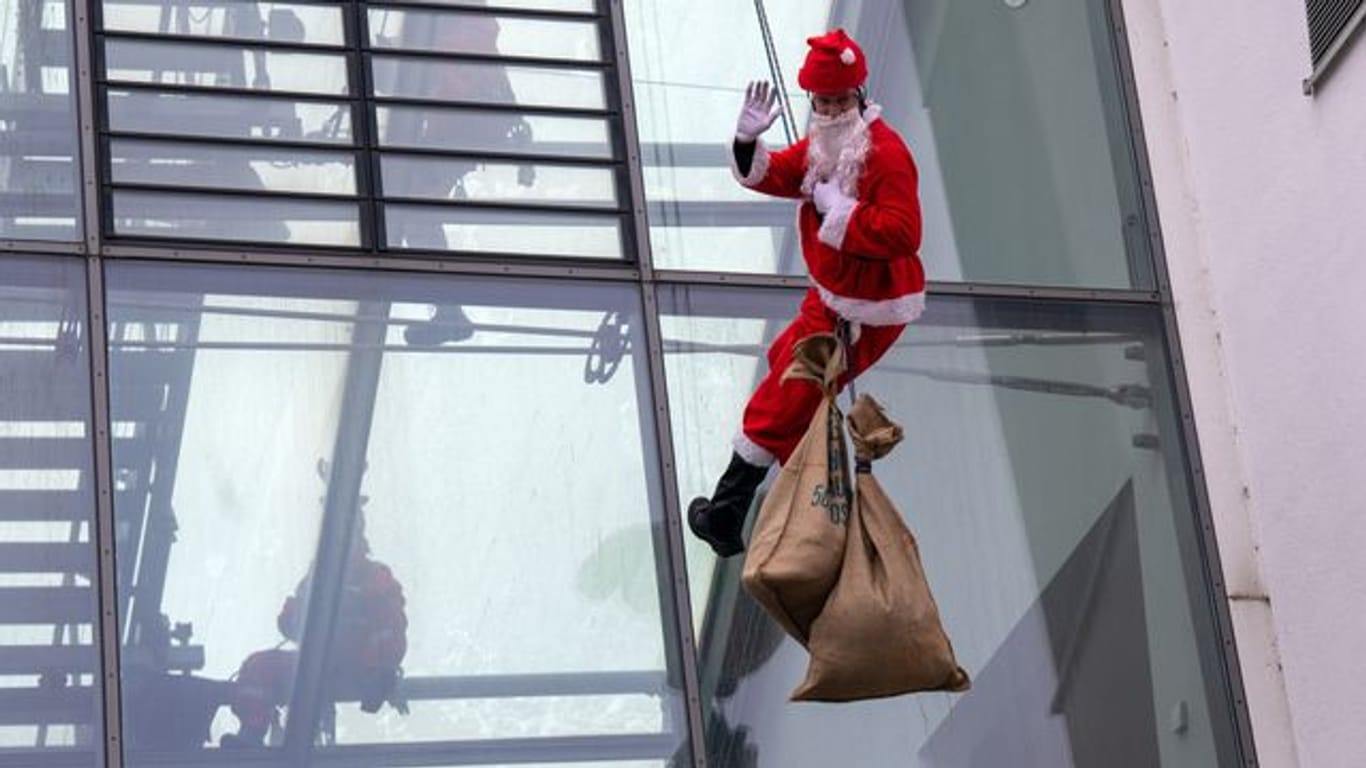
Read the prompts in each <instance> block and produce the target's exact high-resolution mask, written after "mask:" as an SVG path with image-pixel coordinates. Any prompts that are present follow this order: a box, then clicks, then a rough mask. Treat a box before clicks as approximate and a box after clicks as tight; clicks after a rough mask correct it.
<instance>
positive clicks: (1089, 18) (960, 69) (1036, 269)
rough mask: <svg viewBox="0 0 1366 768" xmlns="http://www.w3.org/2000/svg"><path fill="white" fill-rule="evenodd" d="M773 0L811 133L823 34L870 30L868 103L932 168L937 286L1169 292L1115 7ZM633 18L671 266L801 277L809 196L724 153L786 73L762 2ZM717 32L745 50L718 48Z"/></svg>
mask: <svg viewBox="0 0 1366 768" xmlns="http://www.w3.org/2000/svg"><path fill="white" fill-rule="evenodd" d="M765 6H766V7H767V17H768V19H769V21H770V26H771V28H772V31H773V37H774V40H775V51H774V56H775V58H776V61H777V63H778V65H779V70H778V71H779V72H780V73H781V74H782V76H783V77H784V82H785V83H786V84H787V85H788V86H789V88H790V92H789V94H788V98H790V99H791V104H792V114H793V116H794V118H795V121H796V124H797V125H798V126H802V125H804V124H805V122H806V119H807V116H808V114H809V113H810V107H809V104H808V103H807V102H806V98H805V96H804V94H802V93H801V92H800V91H799V90H797V88H796V85H795V80H796V70H797V68H798V67H799V66H800V64H801V61H802V57H803V56H804V55H805V50H806V47H805V45H804V43H803V40H804V39H805V38H806V36H807V35H810V34H813V30H820V29H825V28H826V27H834V26H842V27H844V28H845V29H847V30H848V31H849V32H850V34H851V35H852V36H853V37H854V38H855V39H856V40H859V41H862V47H863V48H864V50H865V52H866V53H867V55H868V58H869V61H870V73H869V80H868V88H869V97H870V99H871V100H872V101H874V102H877V103H879V104H881V105H882V108H883V116H884V118H885V119H886V120H887V121H888V122H889V123H891V124H892V125H893V126H894V127H896V129H897V130H898V131H900V132H901V133H902V135H903V137H904V138H905V140H906V143H907V145H908V146H909V147H910V149H911V152H912V154H913V155H914V156H915V160H916V163H917V166H918V169H919V177H920V201H921V206H922V209H923V215H924V218H925V239H924V243H923V245H922V249H921V255H922V258H923V259H924V262H925V270H926V274H927V276H928V278H929V279H930V280H938V281H955V282H957V281H972V282H986V283H1018V284H1032V285H1055V286H1078V287H1087V288H1139V289H1143V288H1150V287H1151V286H1152V285H1153V278H1152V267H1151V256H1150V254H1149V252H1148V247H1147V243H1146V231H1145V226H1144V214H1143V210H1142V206H1141V202H1140V196H1139V186H1138V178H1137V173H1136V170H1135V168H1134V166H1133V158H1132V150H1131V149H1130V148H1129V145H1130V138H1129V129H1128V126H1127V124H1126V122H1125V115H1124V114H1123V111H1122V107H1121V99H1120V95H1119V94H1120V92H1121V91H1120V88H1119V86H1118V83H1119V75H1118V71H1117V66H1118V64H1117V59H1116V57H1115V53H1114V51H1113V44H1112V42H1111V39H1110V35H1109V32H1108V29H1109V25H1108V21H1107V11H1106V4H1105V3H1101V2H1087V1H1086V0H1063V1H1062V2H1049V3H1000V2H996V3H959V2H953V1H952V0H911V1H910V2H904V3H902V2H898V3H865V2H810V1H809V0H781V1H780V2H767V3H765ZM1012 6H1016V7H1012ZM627 12H628V19H629V21H630V25H629V28H628V31H629V33H630V35H629V37H630V42H631V56H632V61H631V66H632V74H633V77H634V85H635V88H636V93H637V98H638V99H639V101H640V132H641V141H642V150H643V152H642V157H643V162H644V166H645V169H644V170H645V180H646V197H647V198H648V200H649V202H650V213H651V218H650V235H651V244H652V247H653V249H654V253H655V261H656V263H657V264H658V265H659V266H660V267H667V268H671V269H689V270H705V271H726V272H730V271H738V272H762V273H779V274H802V273H803V271H804V266H803V264H802V260H801V254H800V251H799V250H798V248H797V240H796V234H795V217H794V215H793V213H792V210H791V206H790V205H788V204H786V203H784V202H782V201H774V200H771V199H767V198H763V197H761V196H759V195H757V194H753V193H750V192H747V191H745V190H743V189H742V188H740V187H739V185H737V184H735V183H734V181H733V180H732V179H731V178H730V177H731V172H730V170H729V162H728V160H727V158H726V153H725V149H724V147H725V145H726V144H727V143H728V142H729V140H730V138H731V136H732V135H733V134H734V131H735V127H734V126H735V118H736V115H737V114H738V112H739V104H740V97H741V95H742V94H743V89H744V84H745V82H746V81H748V80H773V79H774V77H773V72H772V70H771V68H770V66H769V64H768V63H767V62H766V61H765V58H764V55H763V53H764V49H763V47H762V46H761V45H760V44H759V43H760V40H759V39H757V38H758V30H756V29H754V27H755V20H754V14H755V12H754V9H753V8H751V7H750V6H749V5H748V4H745V3H733V2H727V1H726V0H700V1H699V2H693V3H629V4H627ZM679 30H686V32H684V33H682V34H681V35H680V32H679ZM745 33H748V36H745ZM718 39H720V40H726V41H730V45H732V46H734V47H733V49H728V50H727V55H725V56H713V55H707V54H706V53H705V52H706V51H708V50H709V49H710V46H711V45H713V43H712V41H713V40H718ZM786 133H787V129H785V128H784V127H783V125H782V123H779V124H777V125H775V126H774V127H773V128H771V129H770V130H769V131H768V133H767V134H766V135H765V141H766V142H768V143H769V144H771V145H773V146H775V147H780V146H785V145H787V144H789V143H791V142H792V141H793V137H790V136H788V135H786Z"/></svg>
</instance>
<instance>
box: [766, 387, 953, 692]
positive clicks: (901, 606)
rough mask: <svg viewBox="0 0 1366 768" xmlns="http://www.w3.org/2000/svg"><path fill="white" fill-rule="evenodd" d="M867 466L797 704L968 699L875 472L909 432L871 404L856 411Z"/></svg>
mask: <svg viewBox="0 0 1366 768" xmlns="http://www.w3.org/2000/svg"><path fill="white" fill-rule="evenodd" d="M849 433H850V436H851V437H852V438H853V441H854V456H855V458H856V459H857V460H858V472H857V476H856V480H855V482H856V490H855V498H854V511H853V514H852V515H851V516H850V518H849V536H848V540H847V543H846V545H845V550H844V562H843V565H842V566H841V570H840V577H839V583H838V584H837V585H836V586H835V588H834V590H833V591H832V592H831V593H830V597H829V599H827V600H826V602H825V607H824V609H823V610H822V611H821V614H820V616H819V617H818V618H817V619H816V620H815V622H814V623H813V624H812V626H811V637H810V641H809V642H808V644H807V649H808V650H809V651H810V652H811V664H810V666H809V667H808V668H807V673H806V680H805V681H804V682H803V683H802V684H801V685H800V686H798V687H797V690H795V691H793V693H792V698H793V700H794V701H852V700H856V699H871V698H877V697H881V696H895V695H898V694H902V693H911V692H914V691H937V690H948V691H965V690H967V689H968V687H969V686H970V684H971V683H970V681H969V679H968V675H967V673H966V672H964V671H963V668H962V667H960V666H958V662H957V661H956V660H955V659H954V656H953V647H952V645H951V644H950V643H949V638H948V636H947V635H946V634H945V633H944V627H943V625H942V624H940V622H939V608H938V606H936V605H935V602H934V596H933V595H932V594H930V585H929V582H928V581H926V579H925V571H924V568H923V567H922V565H921V562H920V550H919V548H918V547H917V546H916V542H915V536H913V535H912V534H911V531H910V529H909V528H907V527H906V523H905V522H904V521H903V520H902V518H901V514H900V513H899V512H897V510H896V507H895V506H894V505H893V504H892V501H891V499H889V498H887V494H886V493H884V492H883V490H882V485H881V484H880V483H878V481H877V478H875V477H873V475H872V473H871V472H870V471H869V469H870V467H871V462H872V460H873V459H877V458H881V457H883V456H885V455H887V453H889V452H890V451H891V450H892V448H893V447H894V446H895V445H896V444H897V443H898V442H900V441H901V437H902V434H901V427H900V425H898V424H896V423H894V422H892V421H891V420H890V419H888V418H887V416H886V414H885V413H883V411H882V408H881V406H879V405H878V404H877V402H876V401H875V400H873V399H872V398H871V397H869V396H868V395H861V396H860V397H859V399H858V401H857V402H855V403H854V406H853V407H852V408H850V409H849Z"/></svg>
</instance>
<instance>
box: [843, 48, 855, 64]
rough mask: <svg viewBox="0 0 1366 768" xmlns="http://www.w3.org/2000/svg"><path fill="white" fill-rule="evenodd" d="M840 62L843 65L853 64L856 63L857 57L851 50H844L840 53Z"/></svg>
mask: <svg viewBox="0 0 1366 768" xmlns="http://www.w3.org/2000/svg"><path fill="white" fill-rule="evenodd" d="M840 61H842V62H844V63H845V64H853V63H854V62H855V61H858V57H857V56H855V55H854V49H853V48H845V49H844V50H842V51H840Z"/></svg>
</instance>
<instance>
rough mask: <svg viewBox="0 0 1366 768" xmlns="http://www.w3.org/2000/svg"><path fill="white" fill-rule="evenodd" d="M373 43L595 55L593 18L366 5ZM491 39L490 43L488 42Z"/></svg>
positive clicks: (582, 57)
mask: <svg viewBox="0 0 1366 768" xmlns="http://www.w3.org/2000/svg"><path fill="white" fill-rule="evenodd" d="M369 21H370V45H371V46H373V47H375V48H385V49H402V50H410V51H436V52H438V53H445V54H482V55H490V54H496V55H501V56H521V57H527V58H535V59H570V60H574V61H598V60H599V59H601V58H602V53H601V51H600V49H599V44H598V28H597V25H596V24H594V23H593V22H586V21H560V20H549V19H536V18H523V17H519V16H489V15H487V14H478V15H476V14H468V13H450V12H443V11H413V10H399V9H396V8H371V9H370V15H369ZM490 42H493V43H494V44H493V45H490Z"/></svg>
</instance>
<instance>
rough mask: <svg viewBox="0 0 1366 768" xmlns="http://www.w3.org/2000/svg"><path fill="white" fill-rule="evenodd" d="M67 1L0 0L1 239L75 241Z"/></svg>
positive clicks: (77, 234) (74, 161)
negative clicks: (2, 0)
mask: <svg viewBox="0 0 1366 768" xmlns="http://www.w3.org/2000/svg"><path fill="white" fill-rule="evenodd" d="M69 22H70V10H69V3H67V2H61V1H57V2H43V3H38V2H31V1H20V2H0V238H12V239H23V240H79V239H81V229H82V228H81V223H80V221H79V217H78V213H79V210H80V198H79V195H78V189H79V184H78V179H79V177H80V166H79V163H78V162H77V149H76V148H77V142H76V89H75V87H74V85H75V80H74V77H73V75H72V60H73V58H74V54H73V51H72V45H71V43H72V34H71V27H70V23H69Z"/></svg>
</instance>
